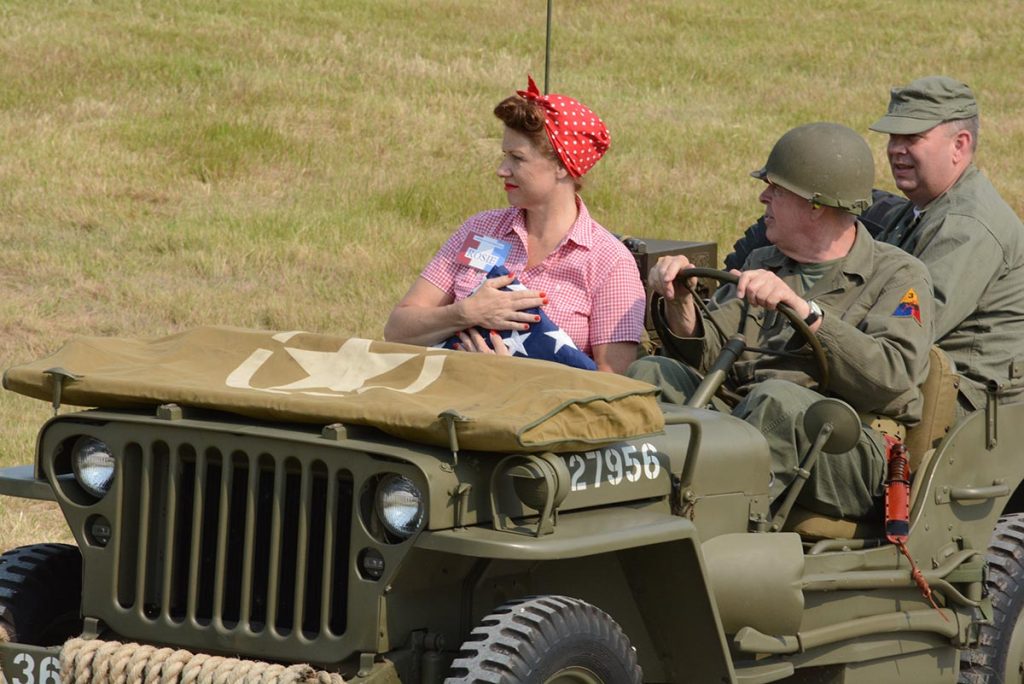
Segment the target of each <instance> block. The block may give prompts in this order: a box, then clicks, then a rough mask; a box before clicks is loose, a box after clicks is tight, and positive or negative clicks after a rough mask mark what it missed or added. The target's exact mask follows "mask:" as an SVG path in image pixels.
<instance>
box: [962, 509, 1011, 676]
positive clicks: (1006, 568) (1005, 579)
mask: <svg viewBox="0 0 1024 684" xmlns="http://www.w3.org/2000/svg"><path fill="white" fill-rule="evenodd" d="M986 561H987V564H988V576H987V577H986V579H985V589H986V590H987V591H988V595H989V597H990V598H991V599H992V621H991V623H990V624H983V625H982V626H981V630H980V632H979V635H978V644H977V646H975V647H974V648H972V649H970V650H968V651H964V652H963V653H962V654H961V656H960V682H962V683H963V684H995V683H996V682H1010V681H1018V680H1019V677H1020V668H1021V664H1022V663H1024V610H1022V609H1024V514H1021V513H1014V514H1010V515H1005V516H1003V517H1002V518H1000V519H999V522H997V523H996V528H995V530H994V531H993V533H992V540H991V542H990V543H989V547H988V555H987V556H986Z"/></svg>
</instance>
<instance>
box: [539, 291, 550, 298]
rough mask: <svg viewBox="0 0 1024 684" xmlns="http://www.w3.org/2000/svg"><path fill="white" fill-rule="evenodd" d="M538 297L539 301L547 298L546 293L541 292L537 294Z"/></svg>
mask: <svg viewBox="0 0 1024 684" xmlns="http://www.w3.org/2000/svg"><path fill="white" fill-rule="evenodd" d="M539 296H540V298H541V299H547V298H548V293H547V292H541V293H539Z"/></svg>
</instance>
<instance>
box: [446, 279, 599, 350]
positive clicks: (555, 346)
mask: <svg viewBox="0 0 1024 684" xmlns="http://www.w3.org/2000/svg"><path fill="white" fill-rule="evenodd" d="M503 275H508V269H506V268H505V267H504V266H495V267H493V268H492V269H491V270H490V271H488V272H487V277H488V279H490V278H497V277H499V276H503ZM501 289H502V290H505V291H511V290H525V289H526V286H524V285H522V284H521V283H520V282H519V280H518V279H516V280H513V281H512V284H511V285H507V286H505V287H503V288H501ZM524 311H525V312H526V313H531V314H534V315H537V316H540V320H539V321H537V322H536V323H534V324H533V325H531V326H530V329H529V330H526V331H521V330H502V331H500V332H501V339H503V340H505V347H506V348H508V350H509V351H510V352H511V353H512V355H513V356H526V357H529V358H531V359H544V360H545V361H557V362H558V363H564V364H565V365H567V366H575V367H576V368H583V369H585V370H597V364H596V363H594V360H593V359H591V358H590V357H589V356H587V355H586V354H584V353H583V352H581V351H580V350H579V349H578V348H577V347H576V345H575V343H573V341H572V338H570V337H569V335H568V334H567V333H566V332H565V331H564V330H562V329H561V328H559V327H558V326H557V325H555V324H554V323H552V322H551V319H550V318H548V315H547V314H546V313H544V311H543V310H542V309H539V308H536V309H524ZM477 330H478V331H479V333H480V334H481V335H482V336H483V338H484V339H485V340H489V339H490V338H489V332H488V331H487V330H484V329H483V328H480V327H477ZM458 343H459V338H458V337H456V336H452V337H449V338H448V339H447V340H446V341H445V342H444V344H440V345H437V346H439V347H442V348H444V349H454V348H455V345H456V344H458Z"/></svg>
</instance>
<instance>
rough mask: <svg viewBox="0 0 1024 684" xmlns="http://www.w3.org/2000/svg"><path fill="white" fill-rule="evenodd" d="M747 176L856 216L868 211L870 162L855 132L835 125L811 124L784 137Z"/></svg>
mask: <svg viewBox="0 0 1024 684" xmlns="http://www.w3.org/2000/svg"><path fill="white" fill-rule="evenodd" d="M750 175H751V176H753V177H754V178H759V179H760V180H763V181H765V182H768V183H773V184H775V185H778V186H781V187H783V188H785V189H787V190H789V191H790V192H792V193H795V194H796V195H799V196H800V197H803V198H804V199H805V200H808V201H810V202H814V203H815V204H820V205H822V206H826V207H834V208H836V209H840V210H842V211H845V212H848V213H850V214H853V215H854V216H859V215H860V214H861V213H862V212H863V211H864V210H865V209H867V208H868V207H869V206H871V187H872V186H873V185H874V183H875V158H874V155H872V154H871V148H870V147H868V144H867V142H866V141H865V140H864V138H862V137H861V135H860V134H859V133H857V131H855V130H853V129H852V128H847V127H846V126H842V125H840V124H834V123H824V122H822V123H812V124H806V125H803V126H797V127H796V128H794V129H792V130H791V131H789V132H787V133H786V134H785V135H783V136H782V137H781V138H779V140H778V142H776V143H775V146H774V147H772V151H771V152H770V153H769V154H768V161H767V162H765V165H764V166H763V167H761V168H760V169H757V170H756V171H751V172H750Z"/></svg>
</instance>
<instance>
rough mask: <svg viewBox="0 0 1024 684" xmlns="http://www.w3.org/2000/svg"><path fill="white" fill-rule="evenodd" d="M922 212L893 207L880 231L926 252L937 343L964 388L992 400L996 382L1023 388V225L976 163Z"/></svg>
mask: <svg viewBox="0 0 1024 684" xmlns="http://www.w3.org/2000/svg"><path fill="white" fill-rule="evenodd" d="M919 214H920V215H919V216H918V217H915V215H914V207H913V205H908V206H905V207H899V208H897V209H894V210H892V211H891V212H890V214H888V215H887V216H886V218H885V221H884V223H886V225H888V226H889V227H888V228H887V229H886V230H885V231H884V232H883V233H882V234H881V235H879V236H878V239H879V240H884V241H885V242H889V243H891V244H894V245H898V246H899V247H901V248H902V249H905V250H906V251H908V252H910V253H911V254H913V255H914V256H916V257H918V258H919V259H921V261H923V262H924V264H925V265H926V266H927V267H928V270H929V271H931V274H932V280H933V281H934V283H935V309H936V311H935V339H936V342H935V343H936V344H937V345H938V346H939V347H940V348H941V349H942V350H943V351H944V352H946V354H948V355H949V358H950V360H951V361H953V363H954V364H956V370H957V372H958V373H960V374H961V375H962V376H964V377H965V378H967V380H968V381H969V382H966V383H961V386H960V387H961V394H962V395H963V396H964V398H965V399H966V400H967V401H968V402H969V403H970V404H971V407H972V408H973V409H979V408H982V407H983V406H984V405H985V387H986V385H987V384H988V383H989V382H994V383H996V384H998V385H999V387H1000V388H1001V390H1002V392H1001V400H1002V401H1014V400H1017V401H1019V400H1020V399H1022V398H1024V397H1022V392H1024V225H1022V224H1021V221H1020V219H1019V218H1018V217H1017V215H1016V214H1014V212H1013V209H1011V208H1010V207H1009V206H1008V205H1007V204H1006V202H1004V201H1003V199H1002V198H1001V197H1000V196H999V192H998V191H997V190H996V189H995V188H994V187H993V186H992V183H990V182H989V180H988V179H987V178H986V177H985V176H984V174H982V173H981V172H980V171H979V170H978V169H977V167H975V166H974V165H973V164H972V165H971V166H969V167H968V168H967V169H966V170H965V171H964V173H963V175H961V176H960V179H959V180H957V182H956V183H954V184H953V186H952V187H951V188H950V189H949V190H947V191H946V192H945V193H943V194H942V195H940V196H939V197H937V198H936V199H935V200H933V201H932V202H931V203H930V204H928V206H926V207H924V209H922V210H921V211H920V212H919Z"/></svg>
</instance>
